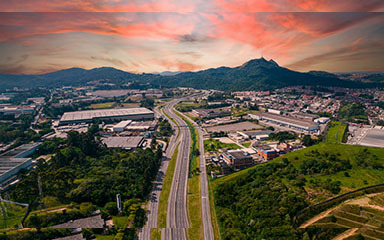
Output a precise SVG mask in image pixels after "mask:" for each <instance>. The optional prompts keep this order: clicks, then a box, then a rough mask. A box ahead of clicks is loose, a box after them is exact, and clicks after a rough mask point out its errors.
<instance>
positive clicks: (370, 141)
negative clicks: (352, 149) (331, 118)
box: [348, 127, 384, 148]
mask: <svg viewBox="0 0 384 240" xmlns="http://www.w3.org/2000/svg"><path fill="white" fill-rule="evenodd" d="M348 144H353V145H362V146H367V147H382V148H384V127H376V128H357V129H355V130H354V131H353V137H352V138H351V139H349V140H348Z"/></svg>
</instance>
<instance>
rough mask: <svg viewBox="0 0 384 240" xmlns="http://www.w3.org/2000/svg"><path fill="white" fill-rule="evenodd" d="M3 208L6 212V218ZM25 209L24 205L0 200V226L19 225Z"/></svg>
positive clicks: (12, 226)
mask: <svg viewBox="0 0 384 240" xmlns="http://www.w3.org/2000/svg"><path fill="white" fill-rule="evenodd" d="M3 210H5V212H6V219H5V218H4V211H3ZM26 211H27V208H26V207H22V206H18V205H15V204H11V203H5V202H0V228H15V227H19V226H20V224H21V220H22V219H23V217H24V215H25V213H26Z"/></svg>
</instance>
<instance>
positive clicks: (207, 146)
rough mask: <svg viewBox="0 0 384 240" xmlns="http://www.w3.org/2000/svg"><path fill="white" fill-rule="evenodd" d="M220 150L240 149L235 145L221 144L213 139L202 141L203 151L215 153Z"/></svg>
mask: <svg viewBox="0 0 384 240" xmlns="http://www.w3.org/2000/svg"><path fill="white" fill-rule="evenodd" d="M222 148H228V149H240V148H241V147H240V146H239V145H237V144H235V143H223V142H220V141H219V140H217V139H213V138H211V139H206V140H204V150H205V151H206V152H217V151H219V149H222Z"/></svg>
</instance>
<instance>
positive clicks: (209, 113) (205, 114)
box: [192, 109, 231, 118]
mask: <svg viewBox="0 0 384 240" xmlns="http://www.w3.org/2000/svg"><path fill="white" fill-rule="evenodd" d="M192 112H193V113H195V114H197V115H198V116H199V117H201V118H217V117H225V116H230V115H231V112H229V111H221V110H219V109H194V110H192Z"/></svg>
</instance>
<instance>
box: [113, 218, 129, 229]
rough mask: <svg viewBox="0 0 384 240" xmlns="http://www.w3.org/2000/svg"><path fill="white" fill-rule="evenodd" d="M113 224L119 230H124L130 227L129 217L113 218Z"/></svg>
mask: <svg viewBox="0 0 384 240" xmlns="http://www.w3.org/2000/svg"><path fill="white" fill-rule="evenodd" d="M112 220H113V224H114V225H115V227H116V228H117V229H123V228H127V227H128V223H129V217H128V216H112Z"/></svg>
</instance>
